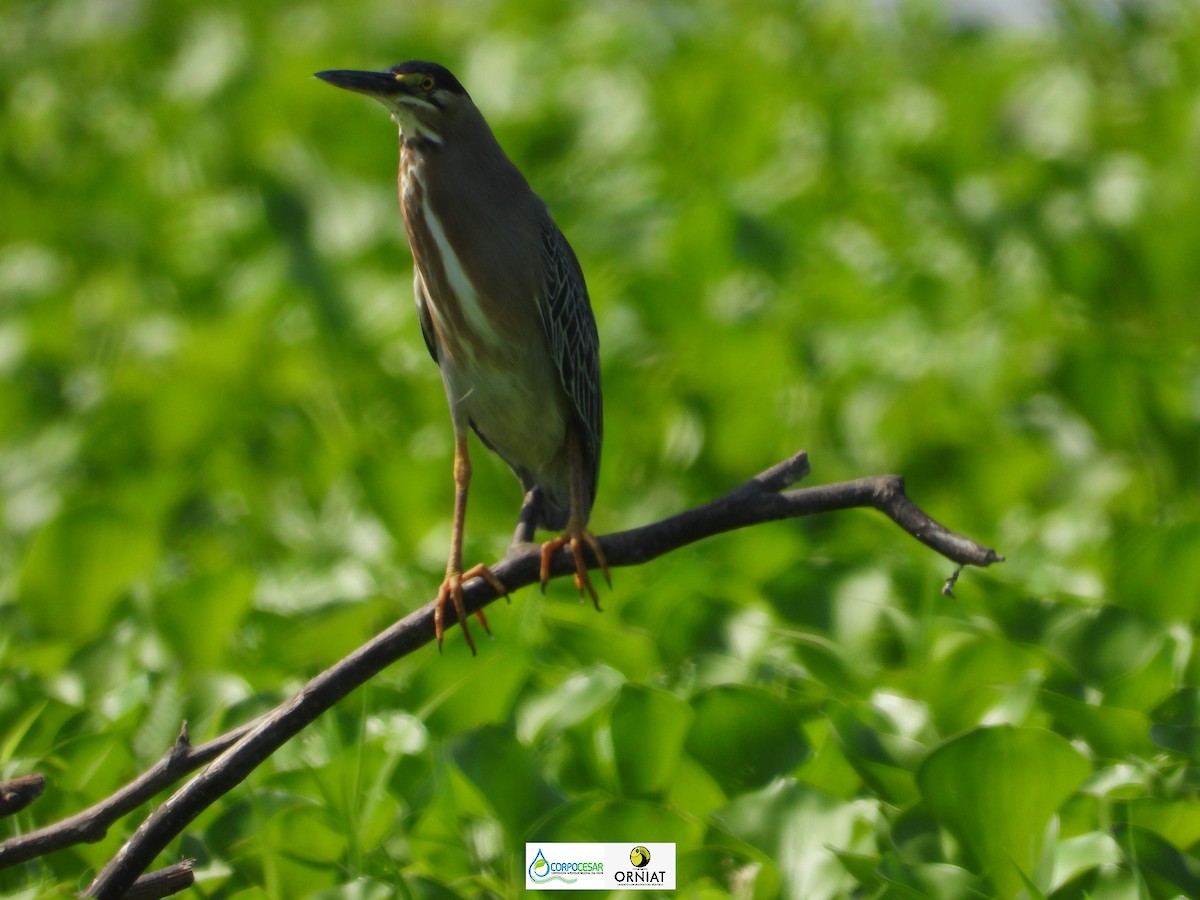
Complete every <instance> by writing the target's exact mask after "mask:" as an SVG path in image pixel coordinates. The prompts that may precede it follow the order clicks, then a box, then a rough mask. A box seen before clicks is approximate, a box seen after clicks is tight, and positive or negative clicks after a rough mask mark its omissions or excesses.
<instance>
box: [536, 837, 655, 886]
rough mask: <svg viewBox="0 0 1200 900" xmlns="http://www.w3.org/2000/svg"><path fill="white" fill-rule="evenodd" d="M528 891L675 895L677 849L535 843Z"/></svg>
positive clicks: (648, 845)
mask: <svg viewBox="0 0 1200 900" xmlns="http://www.w3.org/2000/svg"><path fill="white" fill-rule="evenodd" d="M525 889H526V890H529V891H611V890H625V891H673V890H675V845H674V844H669V843H653V842H649V841H647V842H646V843H641V844H630V843H627V842H626V841H621V842H620V843H615V842H608V843H601V842H591V843H565V842H564V843H552V842H546V843H537V844H526V845H525Z"/></svg>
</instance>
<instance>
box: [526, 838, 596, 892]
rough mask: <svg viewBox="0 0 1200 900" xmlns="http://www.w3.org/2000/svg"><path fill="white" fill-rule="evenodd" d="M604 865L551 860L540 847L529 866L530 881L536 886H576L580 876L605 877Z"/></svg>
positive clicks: (587, 861) (579, 861)
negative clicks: (548, 883)
mask: <svg viewBox="0 0 1200 900" xmlns="http://www.w3.org/2000/svg"><path fill="white" fill-rule="evenodd" d="M603 874H604V863H603V862H601V861H600V860H595V859H592V860H565V861H564V860H558V859H555V860H549V859H547V858H546V854H545V853H544V852H542V849H541V848H540V847H539V848H538V852H537V856H535V857H534V858H533V862H531V863H530V864H529V880H530V881H532V882H534V883H535V884H546V883H547V882H550V881H561V882H562V883H563V884H574V883H575V882H576V881H578V880H579V876H580V875H603Z"/></svg>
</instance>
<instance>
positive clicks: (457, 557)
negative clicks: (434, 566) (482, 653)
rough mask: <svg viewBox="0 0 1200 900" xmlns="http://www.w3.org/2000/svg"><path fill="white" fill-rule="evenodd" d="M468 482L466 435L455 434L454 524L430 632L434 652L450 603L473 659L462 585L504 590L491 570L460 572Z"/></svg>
mask: <svg viewBox="0 0 1200 900" xmlns="http://www.w3.org/2000/svg"><path fill="white" fill-rule="evenodd" d="M470 483H471V457H470V456H469V455H468V453H467V436H466V434H465V433H456V434H455V436H454V523H453V525H452V526H451V529H450V559H449V560H448V561H447V562H446V580H445V581H443V582H442V586H441V587H440V588H438V595H437V600H436V601H435V603H434V607H433V631H434V634H436V635H437V643H438V650H441V649H442V636H443V634H444V633H445V628H444V627H443V625H442V618H443V615H444V611H445V608H446V601H447V600H450V601H452V602H453V603H454V612H455V614H456V615H457V616H458V624H460V625H461V626H462V630H463V637H465V638H466V639H467V646H468V647H470V648H471V655H472V656H474V655H475V640H474V639H473V638H472V637H471V629H470V628H468V627H467V614H466V611H465V610H464V609H463V589H462V586H463V582H464V581H470V580H471V579H472V578H482V579H483V580H484V581H486V582H487V583H488V584H490V585H491V586H492V587H493V588H495V589H496V591H497V593H500V594H503V595H504V596H505V597H507V596H508V591H507V590H506V589H505V587H504V585H503V584H501V583H500V579H498V578H497V577H496V576H495V575H493V574H492V570H491V569H489V568H488V567H487V566H485V565H484V564H483V563H480V564H479V565H477V566H472V567H471V568H470V569H468V570H467V571H466V572H464V571H463V570H462V543H463V527H464V525H465V524H466V519H467V488H468V486H469V485H470ZM475 618H476V619H478V620H479V624H480V625H482V626H483V630H484V631H486V632H487V633H488V634H489V635H490V634H491V633H492V630H491V629H490V628H488V623H487V618H486V617H485V616H484V614H483V610H481V609H480V610H476V611H475Z"/></svg>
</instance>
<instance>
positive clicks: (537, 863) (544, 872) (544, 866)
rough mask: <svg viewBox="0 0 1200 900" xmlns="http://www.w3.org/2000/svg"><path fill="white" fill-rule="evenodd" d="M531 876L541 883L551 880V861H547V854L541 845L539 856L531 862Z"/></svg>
mask: <svg viewBox="0 0 1200 900" xmlns="http://www.w3.org/2000/svg"><path fill="white" fill-rule="evenodd" d="M529 877H530V878H531V879H533V880H534V881H536V882H538V883H539V884H541V883H542V882H543V881H549V880H550V863H549V862H547V861H546V854H545V853H543V852H542V849H541V848H540V847H539V848H538V852H537V856H535V857H534V858H533V862H531V863H530V864H529ZM563 880H565V879H563ZM574 880H575V879H574V878H572V879H571V881H574Z"/></svg>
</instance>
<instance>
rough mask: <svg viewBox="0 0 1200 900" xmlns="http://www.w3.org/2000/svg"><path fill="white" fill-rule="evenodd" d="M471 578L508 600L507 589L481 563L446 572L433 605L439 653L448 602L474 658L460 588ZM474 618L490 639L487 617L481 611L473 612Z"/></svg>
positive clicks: (473, 640)
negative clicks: (464, 569)
mask: <svg viewBox="0 0 1200 900" xmlns="http://www.w3.org/2000/svg"><path fill="white" fill-rule="evenodd" d="M472 578H482V579H483V580H484V581H486V582H487V583H488V584H490V585H491V586H492V588H493V590H495V591H496V593H497V594H502V595H503V596H504V599H506V600H507V599H508V589H507V588H505V587H504V585H503V584H502V583H501V581H500V579H499V578H497V577H496V576H495V575H493V574H492V570H491V569H489V568H488V567H487V566H485V565H484V564H483V563H480V564H479V565H477V566H472V567H471V568H470V569H468V570H467V571H465V572H447V573H446V580H445V581H443V582H442V586H441V587H440V588H438V594H437V600H435V601H434V604H433V633H434V635H436V637H437V645H438V652H439V653H440V652H441V650H442V640H443V636H444V635H445V632H446V629H445V626H444V624H443V618H444V615H445V609H446V601H447V600H449V601H451V602H452V603H453V604H454V614H455V616H456V618H457V619H458V622H459V624H460V625H462V632H463V637H464V638H466V640H467V646H468V647H470V648H471V655H472V656H475V639H474V638H473V637H471V629H470V628H469V627H468V626H467V613H466V610H465V609H464V608H463V587H462V586H463V582H464V581H470V580H471V579H472ZM475 618H476V619H478V620H479V624H480V625H482V626H483V630H484V631H486V632H487V634H488V637H491V636H492V629H490V628H489V627H488V623H487V617H486V616H485V615H484V614H483V610H482V609H477V610H475Z"/></svg>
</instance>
